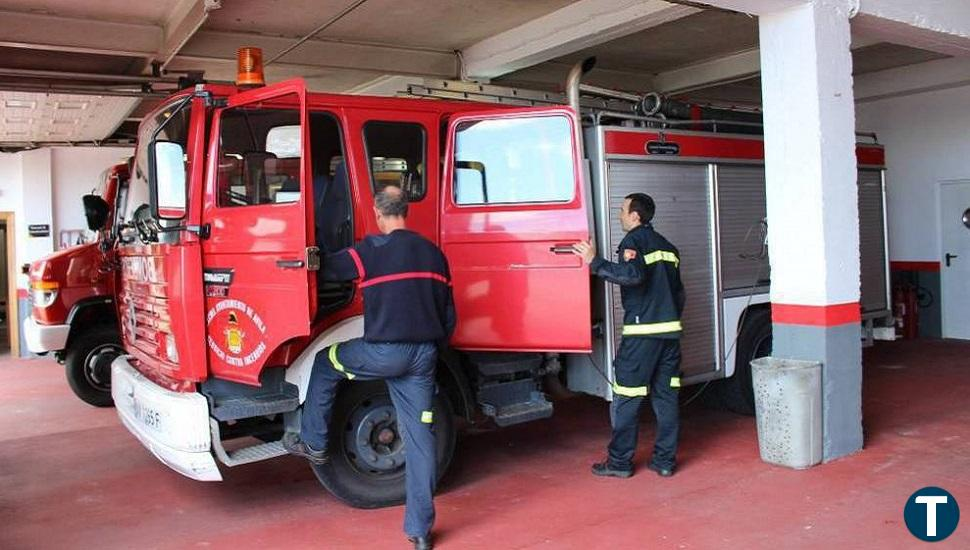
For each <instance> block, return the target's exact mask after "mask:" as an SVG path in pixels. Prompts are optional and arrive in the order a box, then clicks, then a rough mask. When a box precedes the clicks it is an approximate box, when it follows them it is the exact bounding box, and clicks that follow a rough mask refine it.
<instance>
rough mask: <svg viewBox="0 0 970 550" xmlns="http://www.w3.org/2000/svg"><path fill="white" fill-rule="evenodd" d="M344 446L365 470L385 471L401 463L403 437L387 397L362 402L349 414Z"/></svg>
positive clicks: (356, 462) (402, 461)
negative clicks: (345, 445)
mask: <svg viewBox="0 0 970 550" xmlns="http://www.w3.org/2000/svg"><path fill="white" fill-rule="evenodd" d="M348 427H349V428H350V429H349V430H348V432H347V439H346V444H347V449H348V450H349V451H350V453H349V454H350V458H351V459H352V461H353V462H354V464H355V465H356V466H357V467H358V468H360V469H361V470H364V471H369V472H371V473H374V474H380V475H386V474H391V473H395V472H398V471H400V470H401V469H402V468H403V467H404V441H403V440H402V439H401V436H400V434H399V433H398V430H397V414H396V412H395V411H394V405H393V404H391V403H390V402H389V400H387V399H380V398H378V399H373V400H368V401H365V402H363V403H361V404H360V405H359V406H358V407H357V408H356V409H355V410H354V411H353V413H352V414H351V415H350V420H349V426H348Z"/></svg>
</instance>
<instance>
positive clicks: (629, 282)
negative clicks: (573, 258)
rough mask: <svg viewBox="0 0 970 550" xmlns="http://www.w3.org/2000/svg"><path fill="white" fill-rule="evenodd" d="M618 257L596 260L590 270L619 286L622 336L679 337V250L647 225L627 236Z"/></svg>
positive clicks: (681, 303) (681, 306) (681, 304)
mask: <svg viewBox="0 0 970 550" xmlns="http://www.w3.org/2000/svg"><path fill="white" fill-rule="evenodd" d="M617 256H618V258H617V259H618V262H616V263H614V262H610V261H607V260H604V259H603V258H599V257H597V258H595V259H594V260H593V262H592V263H591V264H590V271H591V272H592V273H593V274H594V275H598V276H600V277H602V278H604V279H606V280H607V281H610V282H612V283H616V284H618V285H620V296H621V298H622V301H623V336H650V337H655V338H680V334H681V330H682V327H681V321H680V316H681V314H682V313H683V311H684V299H685V296H684V285H683V284H682V283H681V281H680V252H679V251H678V250H677V248H676V247H674V245H672V244H670V241H668V240H667V239H665V238H664V237H663V236H662V235H661V234H660V233H657V232H656V231H655V230H654V229H653V226H652V225H650V224H649V223H648V224H644V225H640V226H639V227H636V228H634V229H632V230H630V232H629V233H627V234H626V236H625V237H624V238H623V241H621V242H620V246H619V247H618V248H617Z"/></svg>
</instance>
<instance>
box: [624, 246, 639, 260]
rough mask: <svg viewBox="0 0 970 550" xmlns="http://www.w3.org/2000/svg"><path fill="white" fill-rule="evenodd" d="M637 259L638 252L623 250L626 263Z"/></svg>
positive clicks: (629, 249)
mask: <svg viewBox="0 0 970 550" xmlns="http://www.w3.org/2000/svg"><path fill="white" fill-rule="evenodd" d="M635 259H637V251H636V250H633V249H632V248H625V249H623V260H624V261H627V262H629V261H631V260H635Z"/></svg>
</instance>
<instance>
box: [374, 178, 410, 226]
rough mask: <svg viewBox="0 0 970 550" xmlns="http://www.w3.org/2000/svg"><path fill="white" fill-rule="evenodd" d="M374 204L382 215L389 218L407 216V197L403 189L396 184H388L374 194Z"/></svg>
mask: <svg viewBox="0 0 970 550" xmlns="http://www.w3.org/2000/svg"><path fill="white" fill-rule="evenodd" d="M374 206H375V207H377V211H378V212H380V213H381V215H382V216H387V217H389V218H393V217H400V218H406V217H408V199H407V197H405V196H404V191H402V190H401V188H400V187H398V186H396V185H388V186H387V187H385V188H383V189H381V190H380V191H378V192H377V194H376V195H374Z"/></svg>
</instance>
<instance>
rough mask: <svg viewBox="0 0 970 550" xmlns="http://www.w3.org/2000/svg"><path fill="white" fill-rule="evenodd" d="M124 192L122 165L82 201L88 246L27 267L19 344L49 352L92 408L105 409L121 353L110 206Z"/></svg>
mask: <svg viewBox="0 0 970 550" xmlns="http://www.w3.org/2000/svg"><path fill="white" fill-rule="evenodd" d="M127 192H128V165H127V164H118V165H116V166H113V167H112V168H109V169H108V170H107V171H105V173H104V175H103V176H102V178H101V183H100V184H99V186H98V188H97V189H95V190H94V192H93V194H91V195H86V196H85V197H84V207H85V216H86V217H87V221H88V228H89V229H91V230H92V231H97V234H98V237H97V239H96V240H95V241H94V242H90V243H85V244H81V245H77V246H72V247H71V248H68V249H65V250H61V251H59V252H55V253H54V254H51V255H49V256H46V257H44V258H41V259H40V260H37V261H35V262H33V264H31V265H30V266H29V268H28V274H29V276H30V282H29V285H30V300H31V311H30V316H29V317H27V318H26V319H24V323H23V331H24V340H26V342H27V349H28V350H30V352H31V353H37V354H42V355H43V354H47V353H53V354H54V357H55V358H56V359H57V360H58V361H59V362H62V363H63V364H64V366H65V368H66V373H67V382H68V384H69V385H70V386H71V389H72V390H73V391H74V393H75V395H77V396H78V397H80V398H81V399H82V400H83V401H84V402H86V403H89V404H91V405H94V406H97V407H109V406H111V404H112V400H111V362H112V361H113V360H114V359H115V358H116V357H117V356H118V355H119V354H120V353H121V351H122V348H121V336H120V335H119V333H118V322H117V316H116V308H115V305H114V293H115V278H116V270H115V269H114V266H113V264H114V260H113V258H114V251H113V245H112V243H113V236H112V233H113V227H114V226H115V224H114V223H113V221H114V220H112V217H113V216H114V215H115V210H114V206H115V205H116V204H123V203H124V198H125V196H126V195H127Z"/></svg>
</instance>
